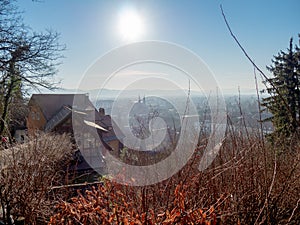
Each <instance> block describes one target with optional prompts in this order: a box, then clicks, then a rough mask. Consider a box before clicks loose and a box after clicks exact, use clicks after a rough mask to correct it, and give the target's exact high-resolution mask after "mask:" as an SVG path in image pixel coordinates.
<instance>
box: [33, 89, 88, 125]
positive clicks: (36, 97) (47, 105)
mask: <svg viewBox="0 0 300 225" xmlns="http://www.w3.org/2000/svg"><path fill="white" fill-rule="evenodd" d="M75 96H76V101H80V102H82V104H84V105H86V107H92V108H94V105H93V103H92V102H91V101H90V100H89V97H88V96H87V95H86V94H33V95H32V96H31V99H30V101H29V105H30V104H31V101H34V102H35V103H36V104H37V105H38V106H39V107H40V108H41V110H42V112H43V114H44V116H45V119H46V120H47V121H49V120H50V119H51V118H52V117H53V116H54V115H56V114H57V113H58V112H59V111H60V110H61V109H62V108H63V107H64V106H69V107H72V106H73V102H74V97H75Z"/></svg>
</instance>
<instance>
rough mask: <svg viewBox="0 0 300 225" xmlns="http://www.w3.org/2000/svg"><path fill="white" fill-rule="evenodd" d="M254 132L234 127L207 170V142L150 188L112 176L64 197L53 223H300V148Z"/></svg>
mask: <svg viewBox="0 0 300 225" xmlns="http://www.w3.org/2000/svg"><path fill="white" fill-rule="evenodd" d="M248 133H249V136H248V137H247V138H245V137H244V136H241V135H239V134H237V133H235V131H234V129H229V131H228V133H227V137H226V140H225V141H224V143H223V147H222V149H221V152H220V154H219V156H218V157H217V158H216V160H215V161H214V163H213V164H212V165H211V167H210V168H209V169H207V170H206V171H202V172H200V171H198V168H197V167H198V163H199V159H200V158H201V155H202V153H203V151H204V147H203V146H205V143H202V144H203V145H202V144H201V145H200V146H199V148H198V149H197V150H196V152H195V155H194V156H193V157H192V158H191V159H190V161H189V163H188V164H187V165H186V166H185V167H184V168H183V169H182V170H181V171H180V172H179V173H177V174H176V175H174V176H173V177H172V178H169V179H168V180H166V181H164V182H161V183H159V184H156V185H152V186H146V187H132V186H123V185H120V184H116V183H114V182H112V181H109V180H106V181H105V182H103V184H102V185H100V186H95V187H93V188H92V189H91V190H88V191H85V192H79V193H78V195H77V196H75V197H73V198H72V199H69V200H68V201H62V202H61V203H60V204H59V205H58V206H57V209H56V214H55V215H53V216H52V218H51V220H50V223H49V224H51V225H56V224H299V222H300V216H299V215H300V213H299V212H300V211H299V210H300V208H299V203H300V196H299V193H300V179H299V176H300V146H299V145H298V146H296V147H295V149H293V151H285V152H284V153H282V154H280V155H278V153H277V149H276V147H275V146H274V145H270V146H269V145H268V144H267V143H264V142H263V140H261V139H260V138H259V137H260V134H257V133H255V132H251V131H248ZM124 172H126V171H123V172H122V173H124ZM120 176H122V174H120Z"/></svg>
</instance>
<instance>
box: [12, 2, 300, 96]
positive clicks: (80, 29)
mask: <svg viewBox="0 0 300 225" xmlns="http://www.w3.org/2000/svg"><path fill="white" fill-rule="evenodd" d="M17 4H18V5H19V7H20V9H21V10H23V11H24V15H23V16H24V19H25V23H27V24H29V25H30V26H31V27H32V28H33V29H34V30H38V31H42V30H44V29H46V28H51V29H53V30H55V31H58V32H59V33H61V42H62V43H64V44H66V46H67V50H66V51H65V53H64V55H65V59H63V64H62V65H61V66H60V67H59V73H58V74H57V76H58V77H59V78H60V79H62V87H65V88H76V87H77V86H78V83H79V81H80V79H81V77H82V76H83V75H84V73H85V71H86V70H87V69H88V68H89V66H90V65H91V64H92V63H93V62H95V60H96V59H97V58H99V57H101V56H102V55H103V54H105V53H107V52H109V51H110V50H111V49H114V48H116V47H118V46H122V45H124V44H126V43H128V41H126V40H124V39H123V38H122V37H121V36H120V34H119V32H118V20H119V15H120V13H121V12H122V11H124V10H126V9H134V10H135V11H137V12H138V14H139V15H140V16H141V17H142V18H143V21H144V30H145V32H144V35H142V36H141V37H140V38H139V39H138V41H139V40H140V41H143V40H161V41H167V42H173V43H176V44H178V45H181V46H184V47H186V48H188V49H190V50H191V51H193V52H194V53H196V54H197V55H199V56H200V58H201V59H202V60H203V61H204V62H205V63H206V64H207V65H208V67H209V68H210V69H211V70H212V72H213V73H214V75H215V78H216V80H217V82H218V83H219V85H220V87H221V88H222V89H223V90H232V91H237V89H238V86H240V88H241V92H242V93H243V91H244V92H247V90H248V89H254V87H255V84H254V78H253V68H252V66H251V65H250V63H249V62H248V61H247V59H246V58H245V57H244V56H243V54H242V52H241V51H240V49H239V48H238V47H237V45H236V44H235V42H234V41H233V39H232V38H231V36H230V35H229V32H228V30H227V28H226V26H225V23H224V21H223V18H222V15H221V11H220V8H219V5H220V4H222V5H223V9H224V11H225V13H226V15H227V19H228V21H229V23H230V25H231V28H232V29H233V31H234V33H235V34H236V35H237V37H238V38H239V40H240V42H241V44H242V45H243V46H244V47H245V49H246V50H247V51H248V53H249V54H250V55H251V56H252V58H253V59H254V60H255V62H256V63H257V64H258V65H259V66H260V67H261V68H262V69H264V71H266V69H265V66H266V65H270V63H271V59H272V56H273V55H276V54H277V53H278V51H280V50H282V49H283V50H284V49H286V48H287V47H288V43H289V39H290V37H294V39H295V40H296V41H298V40H297V35H298V33H300V23H299V21H300V13H299V11H300V1H298V0H286V1H274V0H273V1H271V0H266V1H261V0H251V1H238V0H235V1H233V0H232V1H229V0H223V1H216V0H212V1H208V0H207V1H171V0H165V1H158V0H155V1H97V0H85V1H82V0H43V1H41V2H33V1H31V0H22V1H21V0H19V1H17ZM266 72H267V71H266ZM116 88H117V87H116Z"/></svg>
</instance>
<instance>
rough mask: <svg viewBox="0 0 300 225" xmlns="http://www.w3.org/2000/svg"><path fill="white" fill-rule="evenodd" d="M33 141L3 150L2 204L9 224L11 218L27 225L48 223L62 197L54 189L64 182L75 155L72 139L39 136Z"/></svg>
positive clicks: (0, 197) (4, 216) (47, 135)
mask: <svg viewBox="0 0 300 225" xmlns="http://www.w3.org/2000/svg"><path fill="white" fill-rule="evenodd" d="M30 139H31V140H30V141H29V142H26V143H24V144H17V145H15V146H11V147H9V148H8V149H5V150H1V151H0V156H1V161H0V163H1V164H0V166H1V167H0V169H1V170H0V203H1V210H2V214H3V221H4V222H5V223H6V224H11V222H12V221H11V216H13V218H14V219H17V218H18V217H23V218H25V222H26V224H37V223H39V221H45V220H46V218H49V215H51V214H53V212H52V209H53V205H54V204H55V202H56V201H57V200H58V198H59V197H60V196H59V193H58V192H57V193H53V192H52V187H53V186H54V185H58V184H60V182H61V181H62V180H63V177H64V174H65V170H64V166H65V164H66V163H67V162H68V160H69V158H70V154H71V145H70V141H69V137H68V136H66V135H50V134H38V135H35V136H33V137H31V138H30ZM61 197H62V196H61Z"/></svg>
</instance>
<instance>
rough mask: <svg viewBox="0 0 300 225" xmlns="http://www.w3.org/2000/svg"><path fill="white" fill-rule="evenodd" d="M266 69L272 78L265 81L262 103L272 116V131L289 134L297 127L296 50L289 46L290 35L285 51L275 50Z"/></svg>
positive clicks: (299, 73) (299, 57)
mask: <svg viewBox="0 0 300 225" xmlns="http://www.w3.org/2000/svg"><path fill="white" fill-rule="evenodd" d="M299 38H300V35H299ZM267 68H268V70H269V71H270V72H272V74H273V75H274V77H273V78H270V79H267V80H266V81H265V82H266V84H267V85H268V86H269V87H267V89H266V90H265V91H266V92H267V93H268V94H270V97H267V98H264V99H263V102H262V105H263V106H265V107H266V108H267V109H268V110H269V111H270V112H271V113H272V115H273V116H272V117H270V118H268V120H271V121H272V122H273V125H274V127H275V133H274V134H275V135H280V136H282V137H289V136H291V135H292V134H295V133H296V132H297V131H298V129H299V127H300V49H299V47H298V46H297V45H295V46H293V39H292V38H291V40H290V46H289V48H288V49H287V52H284V51H281V52H279V53H278V55H277V56H275V57H274V60H272V65H271V66H269V67H267Z"/></svg>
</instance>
